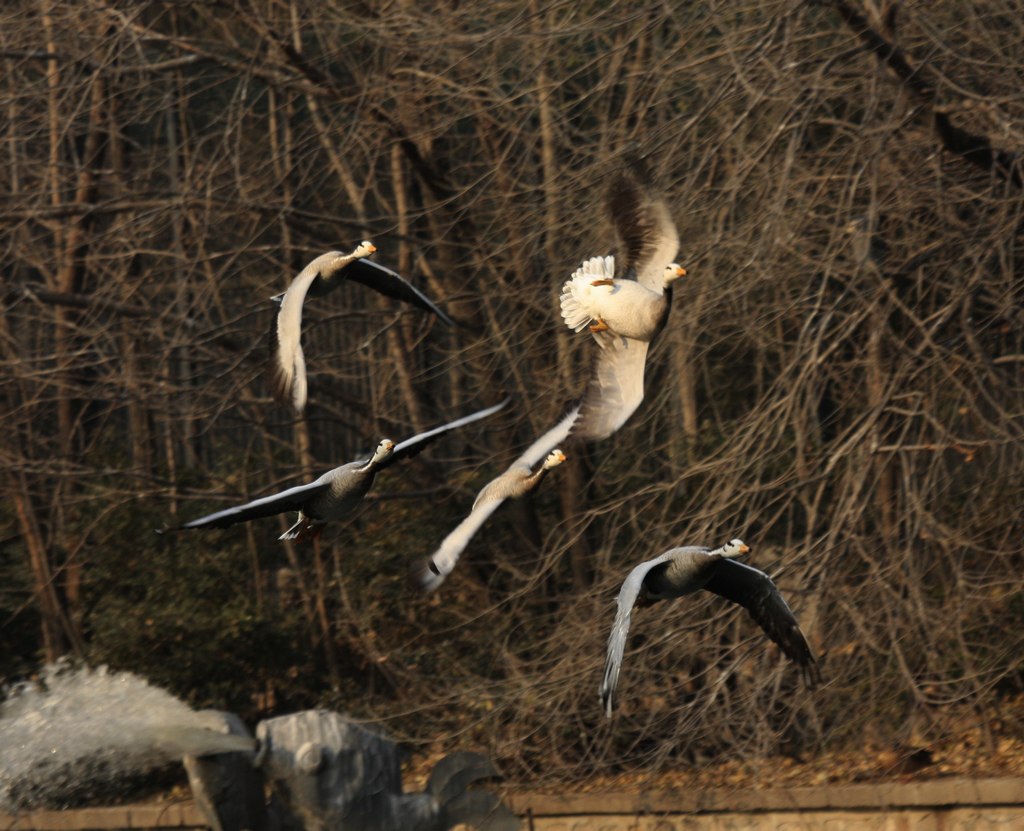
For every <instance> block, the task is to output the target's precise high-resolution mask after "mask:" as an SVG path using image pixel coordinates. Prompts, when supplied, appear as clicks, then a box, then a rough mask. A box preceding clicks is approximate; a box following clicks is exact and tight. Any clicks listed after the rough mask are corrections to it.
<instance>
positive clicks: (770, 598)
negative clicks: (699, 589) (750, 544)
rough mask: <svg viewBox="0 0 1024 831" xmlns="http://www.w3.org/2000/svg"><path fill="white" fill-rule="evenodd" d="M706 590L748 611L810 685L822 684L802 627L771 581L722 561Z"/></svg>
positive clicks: (730, 561) (744, 566)
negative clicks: (795, 665)
mask: <svg viewBox="0 0 1024 831" xmlns="http://www.w3.org/2000/svg"><path fill="white" fill-rule="evenodd" d="M704 588H705V589H707V590H708V591H711V592H714V593H715V594H717V595H719V596H720V597H724V598H725V599H726V600H731V601H732V602H733V603H737V604H739V605H740V606H742V607H743V608H744V609H746V610H747V612H749V613H750V616H751V617H752V618H753V619H754V620H755V621H756V622H757V625H758V626H760V627H761V628H762V629H763V630H764V633H765V634H766V635H767V636H768V637H769V638H771V640H772V641H774V642H775V643H776V644H777V645H778V647H779V648H780V649H781V650H782V652H783V654H784V655H785V656H786V657H787V658H789V659H790V660H791V661H792V662H793V663H795V664H797V665H798V666H799V667H800V669H801V671H802V672H803V674H804V677H805V679H806V680H807V682H808V684H810V685H812V686H813V685H816V684H818V683H820V681H821V671H820V669H819V668H818V665H817V664H816V663H815V661H814V656H813V655H812V654H811V649H810V647H809V646H808V645H807V641H806V639H805V638H804V634H803V632H801V631H800V624H799V623H797V620H796V617H794V615H793V612H792V611H791V610H790V608H789V605H788V604H787V603H786V601H785V600H784V599H783V597H782V595H781V594H780V593H779V589H778V587H777V586H776V585H775V583H774V582H773V581H772V578H771V577H769V576H768V575H767V574H765V573H764V572H763V571H761V570H760V569H756V568H754V567H753V566H749V565H747V564H746V563H741V562H738V561H736V560H733V559H722V560H719V561H718V562H717V564H716V565H715V568H714V571H713V572H712V575H711V579H709V580H708V581H707V583H705V584H704Z"/></svg>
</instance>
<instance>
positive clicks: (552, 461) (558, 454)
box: [542, 448, 565, 470]
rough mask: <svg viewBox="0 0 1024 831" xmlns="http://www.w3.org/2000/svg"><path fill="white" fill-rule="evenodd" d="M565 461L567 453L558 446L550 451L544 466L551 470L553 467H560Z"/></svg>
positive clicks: (545, 468)
mask: <svg viewBox="0 0 1024 831" xmlns="http://www.w3.org/2000/svg"><path fill="white" fill-rule="evenodd" d="M564 461H565V454H564V453H563V452H562V451H561V450H559V449H558V448H555V449H554V450H552V451H551V452H550V453H548V457H547V458H546V459H545V460H544V464H543V465H542V467H543V468H544V470H551V468H553V467H558V466H559V465H560V464H561V463H562V462H564Z"/></svg>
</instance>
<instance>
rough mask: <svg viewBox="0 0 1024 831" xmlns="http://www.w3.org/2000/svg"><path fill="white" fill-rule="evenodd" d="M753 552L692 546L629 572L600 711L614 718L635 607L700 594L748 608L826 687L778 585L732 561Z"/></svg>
mask: <svg viewBox="0 0 1024 831" xmlns="http://www.w3.org/2000/svg"><path fill="white" fill-rule="evenodd" d="M749 551H750V549H749V548H748V547H747V546H746V545H745V544H744V543H743V541H742V540H732V541H731V542H729V543H727V544H726V545H723V546H722V547H721V548H716V549H714V550H712V549H710V548H704V547H703V546H692V545H691V546H685V547H682V548H673V549H670V550H669V551H666V552H665V553H664V554H661V555H659V556H658V557H655V558H654V559H653V560H648V561H647V562H646V563H641V564H640V565H638V566H637V567H636V568H634V569H633V570H632V571H630V573H629V575H628V576H627V577H626V580H625V582H624V583H623V584H622V588H621V589H620V590H619V597H618V609H617V611H616V613H615V623H614V624H612V631H611V635H609V637H608V653H607V657H606V659H605V666H604V679H603V680H602V682H601V706H602V707H603V708H604V710H605V713H606V714H607V715H608V717H609V718H610V717H611V715H612V708H613V706H614V700H615V688H616V686H617V685H618V681H619V670H620V669H621V667H622V656H623V653H624V652H625V649H626V638H627V636H628V635H629V624H630V620H631V617H632V613H633V607H634V606H648V605H650V604H652V603H655V602H656V601H658V600H670V599H673V598H676V597H682V596H683V595H687V594H692V593H694V592H697V591H700V590H701V589H706V590H707V591H710V592H714V593H715V594H717V595H719V596H720V597H724V598H725V599H726V600H731V601H732V602H733V603H736V604H738V605H740V606H742V607H743V608H745V609H746V610H747V612H749V613H750V616H751V617H752V618H753V619H754V621H755V622H756V623H757V624H758V626H760V627H761V628H762V629H763V630H764V633H765V634H766V635H767V636H768V637H769V638H770V639H771V640H772V641H774V642H775V643H776V644H777V645H778V646H779V648H780V649H781V650H782V652H783V654H785V656H786V657H787V658H789V659H790V660H791V661H793V662H794V663H795V664H797V665H798V666H799V667H800V669H801V671H802V672H803V675H804V679H805V680H806V682H807V683H808V684H809V685H811V686H814V685H816V684H819V683H820V682H821V671H820V669H819V668H818V665H817V663H815V660H814V656H813V655H812V654H811V650H810V647H808V645H807V641H806V639H805V638H804V635H803V632H801V631H800V624H798V623H797V620H796V618H795V617H794V616H793V612H792V611H790V608H789V606H788V605H787V604H786V601H785V600H784V599H783V598H782V595H781V594H780V593H779V590H778V588H776V586H775V583H774V582H773V581H772V579H771V578H770V577H769V576H768V575H767V574H765V573H764V572H763V571H760V570H759V569H756V568H754V567H753V566H748V565H745V564H744V563H740V562H737V561H736V560H735V559H733V558H735V557H739V556H742V555H743V554H747V553H748V552H749Z"/></svg>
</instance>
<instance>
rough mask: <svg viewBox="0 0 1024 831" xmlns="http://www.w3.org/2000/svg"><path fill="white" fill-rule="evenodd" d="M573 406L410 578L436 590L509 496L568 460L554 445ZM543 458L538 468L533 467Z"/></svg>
mask: <svg viewBox="0 0 1024 831" xmlns="http://www.w3.org/2000/svg"><path fill="white" fill-rule="evenodd" d="M576 415H577V410H576V409H575V408H574V409H573V410H572V411H571V412H569V414H568V415H566V416H565V417H564V418H563V419H562V420H561V421H560V422H559V423H558V424H556V425H555V426H554V427H553V428H552V429H551V430H549V431H548V432H547V433H545V434H544V435H543V436H541V437H540V438H539V439H537V441H535V442H534V443H533V444H531V445H530V446H529V447H528V448H527V449H526V451H525V452H524V453H523V454H522V455H521V456H520V457H519V458H518V459H516V460H515V461H514V462H513V463H512V464H511V465H509V467H508V468H507V469H506V470H505V471H504V472H503V473H502V474H501V475H500V476H497V477H496V478H494V479H492V480H491V481H490V482H488V483H487V484H486V485H484V487H483V488H482V489H481V490H480V492H479V493H478V494H477V497H476V499H475V500H474V502H473V508H472V510H470V512H469V515H468V516H467V517H466V518H465V519H464V520H462V522H460V523H459V524H458V525H456V526H455V528H454V529H452V531H451V533H449V534H448V536H447V537H445V538H444V539H443V540H442V541H441V544H440V545H439V546H438V547H437V549H436V550H435V551H434V553H433V554H431V555H430V556H429V557H425V558H423V559H422V560H420V561H419V562H417V563H415V564H414V565H413V567H412V569H411V571H410V574H409V576H410V579H411V580H412V582H413V583H415V584H416V585H417V586H419V587H420V588H421V589H423V590H424V591H428V592H429V591H433V590H434V589H436V588H437V587H438V586H440V585H441V583H443V582H444V580H445V578H446V577H447V576H448V575H449V574H451V573H452V571H453V570H454V569H455V564H456V563H457V562H458V561H459V557H460V556H461V554H462V552H463V551H464V550H465V549H466V546H467V545H469V541H470V540H471V539H473V536H474V534H476V532H477V531H479V530H480V528H481V527H482V526H483V524H484V523H485V522H486V521H487V519H488V518H489V517H490V515H491V514H493V513H494V512H495V511H496V510H498V508H499V507H501V504H502V503H503V502H504V501H505V500H506V499H513V498H516V497H519V496H523V495H524V494H527V493H529V492H530V491H532V490H533V489H535V488H536V487H537V486H538V485H539V484H540V483H541V481H542V480H543V479H544V477H545V476H546V475H547V473H548V471H550V470H552V469H554V468H555V467H557V466H558V465H560V464H561V463H562V462H563V461H565V454H564V453H562V451H561V450H558V449H557V448H556V447H555V445H557V444H558V443H559V442H561V441H563V440H564V439H565V437H566V436H568V435H569V430H570V429H571V427H572V424H573V422H574V421H575V419H576ZM541 459H544V462H543V464H541V466H540V467H539V468H537V470H536V471H533V466H534V465H535V464H537V462H538V461H540V460H541Z"/></svg>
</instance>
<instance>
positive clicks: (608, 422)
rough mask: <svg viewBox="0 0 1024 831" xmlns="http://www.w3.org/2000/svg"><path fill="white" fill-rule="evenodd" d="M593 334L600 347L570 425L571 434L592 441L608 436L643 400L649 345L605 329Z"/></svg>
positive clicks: (623, 422)
mask: <svg viewBox="0 0 1024 831" xmlns="http://www.w3.org/2000/svg"><path fill="white" fill-rule="evenodd" d="M594 337H595V338H597V340H598V343H600V344H601V347H602V348H601V351H600V353H599V354H598V356H597V360H596V364H597V365H596V366H595V368H594V370H593V373H592V375H591V377H590V381H589V382H588V383H587V389H586V391H585V392H584V394H583V402H582V403H581V404H580V416H579V419H578V420H577V423H576V424H575V425H574V427H573V435H574V437H576V438H583V439H588V440H591V441H597V440H599V439H605V438H608V436H610V435H611V434H612V433H614V432H615V431H616V430H618V429H619V428H620V427H621V426H622V425H623V424H625V423H626V420H627V419H628V418H629V417H630V416H631V415H633V413H634V412H635V411H636V408H637V407H639V406H640V402H642V401H643V400H644V367H645V365H646V362H647V347H648V344H647V342H646V341H641V340H634V339H633V338H624V337H620V336H618V335H612V334H610V333H608V332H596V333H595V334H594Z"/></svg>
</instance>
